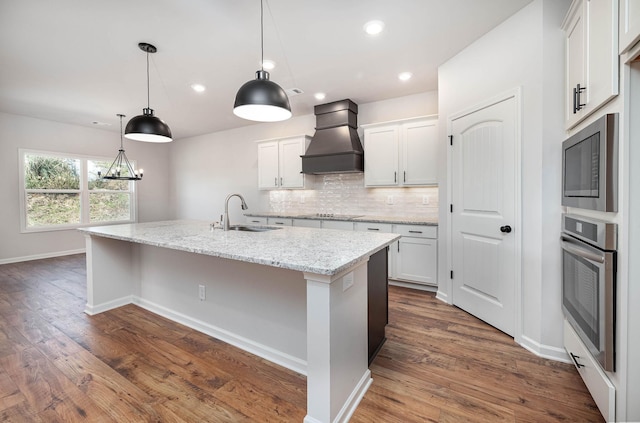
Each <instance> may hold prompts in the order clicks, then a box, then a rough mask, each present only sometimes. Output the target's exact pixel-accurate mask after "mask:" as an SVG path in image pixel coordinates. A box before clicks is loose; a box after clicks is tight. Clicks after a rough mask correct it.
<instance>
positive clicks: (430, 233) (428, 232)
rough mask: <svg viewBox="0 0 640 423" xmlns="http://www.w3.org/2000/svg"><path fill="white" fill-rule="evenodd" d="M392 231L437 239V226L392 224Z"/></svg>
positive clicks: (404, 234) (403, 234)
mask: <svg viewBox="0 0 640 423" xmlns="http://www.w3.org/2000/svg"><path fill="white" fill-rule="evenodd" d="M393 233H395V234H399V235H402V236H412V237H416V238H432V239H438V227H437V226H426V225H393Z"/></svg>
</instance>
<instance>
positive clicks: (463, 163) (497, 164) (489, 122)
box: [452, 97, 519, 336]
mask: <svg viewBox="0 0 640 423" xmlns="http://www.w3.org/2000/svg"><path fill="white" fill-rule="evenodd" d="M516 127H517V125H516V99H515V97H510V98H508V99H506V100H503V101H501V102H499V103H495V104H493V105H490V106H487V107H484V108H481V109H478V110H476V111H474V112H472V113H470V114H467V115H465V116H462V117H460V118H457V119H455V120H453V121H452V135H453V147H452V178H453V180H452V196H453V215H452V242H453V245H452V264H453V291H452V296H453V304H455V305H456V306H458V307H460V308H462V309H464V310H466V311H468V312H469V313H471V314H473V315H474V316H476V317H478V318H480V319H482V320H484V321H485V322H487V323H489V324H491V325H493V326H495V327H496V328H498V329H500V330H502V331H503V332H505V333H507V334H509V335H511V336H513V335H514V329H515V317H516V316H515V283H516V282H517V281H518V279H517V277H516V268H517V267H516V263H515V260H516V253H515V237H514V233H513V231H517V230H519V228H516V227H514V222H515V211H516V203H515V201H516V199H515V187H516V181H515V178H516V163H515V162H516V149H515V147H516V145H515V144H516V142H517V140H518V136H517V133H516Z"/></svg>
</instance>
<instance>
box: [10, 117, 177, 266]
mask: <svg viewBox="0 0 640 423" xmlns="http://www.w3.org/2000/svg"><path fill="white" fill-rule="evenodd" d="M119 147H120V137H119V135H118V133H117V132H112V131H105V130H100V129H94V128H86V127H81V126H76V125H68V124H62V123H58V122H52V121H47V120H42V119H35V118H31V117H26V116H19V115H12V114H6V113H0V239H1V241H0V263H3V262H4V263H6V262H12V261H19V260H25V259H30V258H41V257H51V256H55V255H59V254H61V253H64V252H73V251H78V250H82V249H84V247H85V242H84V237H83V236H82V235H80V233H79V232H77V231H76V230H64V231H50V232H37V233H20V201H19V198H20V197H19V193H20V191H19V190H20V187H19V182H18V176H19V175H18V161H19V160H18V159H19V156H18V149H19V148H25V149H34V150H43V151H53V152H61V153H70V154H81V155H88V156H97V157H107V158H110V159H111V160H113V159H114V158H115V157H116V154H117V153H118V148H119ZM124 147H125V150H126V152H127V157H129V159H131V160H137V162H138V164H139V165H140V167H142V168H144V169H145V172H144V174H145V176H144V179H143V180H142V181H140V182H137V184H138V185H137V190H138V220H139V221H140V222H144V221H153V220H163V219H168V218H171V217H172V216H173V212H172V209H171V205H170V203H169V151H170V150H169V147H168V146H166V145H159V144H149V143H137V142H133V141H125V145H124Z"/></svg>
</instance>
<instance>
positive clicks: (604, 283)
mask: <svg viewBox="0 0 640 423" xmlns="http://www.w3.org/2000/svg"><path fill="white" fill-rule="evenodd" d="M561 244H562V311H563V313H564V315H565V317H566V318H567V320H568V321H569V323H570V324H571V326H572V327H573V328H574V329H575V331H576V333H577V334H578V336H579V337H580V339H581V340H582V342H583V343H584V344H585V346H586V347H587V348H588V349H589V351H590V352H591V354H592V355H593V357H594V358H595V359H596V360H597V361H598V362H599V363H600V365H602V368H603V369H604V370H607V371H611V372H613V371H615V309H616V259H617V258H616V251H615V250H616V244H617V225H616V224H615V223H610V222H605V221H602V220H597V219H591V218H586V217H583V216H577V215H570V214H564V215H563V216H562V235H561ZM572 358H573V359H574V360H575V357H572Z"/></svg>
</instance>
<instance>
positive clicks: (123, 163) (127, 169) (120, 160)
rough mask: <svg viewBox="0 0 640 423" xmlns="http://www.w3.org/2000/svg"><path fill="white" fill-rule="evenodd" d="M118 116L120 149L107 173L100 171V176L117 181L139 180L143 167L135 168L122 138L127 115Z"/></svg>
mask: <svg viewBox="0 0 640 423" xmlns="http://www.w3.org/2000/svg"><path fill="white" fill-rule="evenodd" d="M116 116H118V117H119V118H120V150H118V155H117V156H116V158H115V160H114V161H113V163H111V166H109V169H108V170H107V173H106V174H105V175H104V176H103V175H102V172H101V171H98V177H99V178H102V179H111V180H116V181H139V180H140V179H142V174H143V171H142V169H139V170H135V169H134V168H133V166H131V163H130V162H129V159H128V158H127V155H126V154H125V152H124V145H123V140H122V118H123V117H125V115H122V114H118V115H116Z"/></svg>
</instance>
